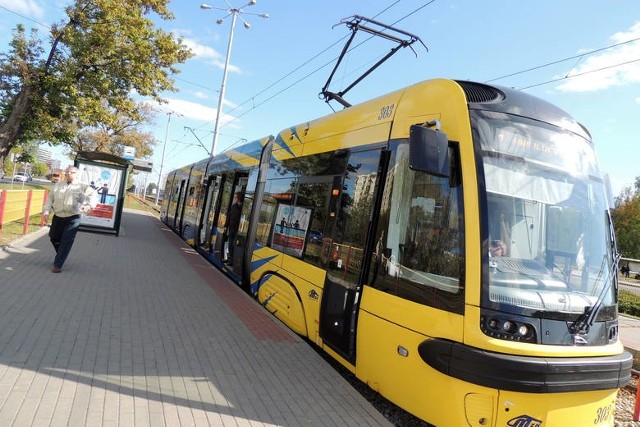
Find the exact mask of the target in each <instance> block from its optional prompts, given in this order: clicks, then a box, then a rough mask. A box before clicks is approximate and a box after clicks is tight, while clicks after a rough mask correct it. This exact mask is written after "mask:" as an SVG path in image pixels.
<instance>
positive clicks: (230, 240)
mask: <svg viewBox="0 0 640 427" xmlns="http://www.w3.org/2000/svg"><path fill="white" fill-rule="evenodd" d="M237 236H238V231H237V230H236V231H229V235H228V236H227V242H228V244H229V258H228V259H227V261H229V262H230V263H233V250H234V249H235V247H236V237H237Z"/></svg>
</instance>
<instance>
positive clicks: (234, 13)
mask: <svg viewBox="0 0 640 427" xmlns="http://www.w3.org/2000/svg"><path fill="white" fill-rule="evenodd" d="M225 3H227V5H228V6H229V9H224V8H222V7H214V6H211V5H208V4H206V3H203V4H201V5H200V9H215V10H224V11H225V12H227V15H225V16H223V17H222V18H220V19H218V20H216V24H222V22H223V21H224V19H225V18H226V17H228V16H231V30H230V32H229V44H228V45H227V57H226V59H225V61H224V71H223V72H222V86H220V98H218V110H217V111H216V123H215V125H214V128H213V142H212V143H211V156H214V155H215V151H216V143H217V142H218V129H219V128H220V115H221V113H222V103H223V102H224V89H225V87H226V84H227V69H228V67H229V59H230V58H231V46H232V44H233V30H234V28H235V26H236V18H238V16H240V15H243V14H244V15H255V16H259V17H261V18H265V19H266V18H268V17H269V15H268V14H266V13H250V12H245V11H244V10H242V8H243V7H247V6H254V5H255V4H256V0H250V1H249V3H247V4H245V5H244V6H242V7H239V8H235V7H232V6H231V4H230V3H229V2H228V1H227V0H225ZM240 20H241V21H242V22H243V24H244V27H245V28H246V29H247V30H248V29H249V28H251V25H249V23H248V22H247V21H245V20H244V19H242V16H240Z"/></svg>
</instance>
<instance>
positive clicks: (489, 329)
mask: <svg viewBox="0 0 640 427" xmlns="http://www.w3.org/2000/svg"><path fill="white" fill-rule="evenodd" d="M480 327H481V329H482V332H484V333H485V334H486V335H488V336H490V337H493V338H498V339H502V340H509V341H522V342H536V333H535V328H534V327H533V326H532V325H531V324H529V323H526V322H523V321H522V320H520V319H512V318H506V317H502V316H499V315H498V316H491V315H488V316H481V317H480Z"/></svg>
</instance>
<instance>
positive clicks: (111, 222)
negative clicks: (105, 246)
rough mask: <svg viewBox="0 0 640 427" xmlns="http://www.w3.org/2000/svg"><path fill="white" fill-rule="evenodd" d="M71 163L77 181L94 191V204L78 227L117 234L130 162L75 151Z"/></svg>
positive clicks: (89, 152)
mask: <svg viewBox="0 0 640 427" xmlns="http://www.w3.org/2000/svg"><path fill="white" fill-rule="evenodd" d="M74 165H75V166H76V167H77V168H78V175H79V176H78V178H79V180H80V181H81V182H86V183H90V185H91V186H92V187H93V188H95V190H96V191H97V193H98V205H97V206H96V207H95V208H94V209H92V210H91V211H90V212H89V213H88V214H86V215H83V216H82V219H81V220H80V230H84V231H91V232H99V233H111V234H115V235H116V236H118V234H119V233H120V220H121V218H122V209H123V207H124V196H125V185H126V183H127V172H128V170H129V166H130V165H131V163H129V161H127V160H126V159H124V158H122V157H118V156H114V155H113V154H109V153H100V152H97V151H79V152H78V153H77V154H76V158H75V160H74Z"/></svg>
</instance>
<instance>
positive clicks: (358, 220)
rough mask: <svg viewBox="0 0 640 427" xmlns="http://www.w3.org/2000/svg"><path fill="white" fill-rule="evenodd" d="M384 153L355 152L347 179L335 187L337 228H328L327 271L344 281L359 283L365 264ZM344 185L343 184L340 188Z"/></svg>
mask: <svg viewBox="0 0 640 427" xmlns="http://www.w3.org/2000/svg"><path fill="white" fill-rule="evenodd" d="M379 162H380V150H370V151H363V152H355V153H351V154H350V155H349V158H348V162H347V164H346V167H345V171H344V174H343V177H344V178H342V177H340V178H341V179H340V180H338V181H337V182H335V183H334V184H333V188H332V190H331V191H332V195H334V194H333V193H334V192H335V191H336V190H338V191H339V199H338V200H337V202H338V204H337V212H336V213H335V217H333V216H332V215H334V213H333V212H334V211H333V209H334V208H333V206H332V205H333V203H332V201H330V203H329V205H330V206H329V208H330V209H329V217H330V218H331V219H333V221H332V223H333V226H332V227H331V228H329V227H327V231H328V232H329V236H328V237H330V240H328V243H329V245H328V247H327V250H328V253H327V254H326V255H327V256H326V257H325V258H326V259H325V260H324V261H325V263H326V264H325V266H326V268H327V271H329V272H332V273H333V275H334V276H338V277H340V278H341V279H342V280H344V281H347V282H350V283H357V282H358V279H359V275H360V271H361V268H362V265H363V261H364V259H363V258H364V250H365V241H366V237H367V231H368V227H369V218H370V216H371V207H372V206H373V197H374V190H375V184H376V182H377V176H378V173H377V172H378V165H379ZM336 184H341V185H336Z"/></svg>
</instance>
